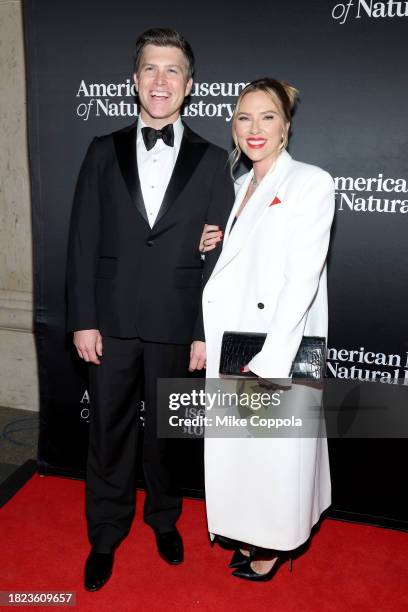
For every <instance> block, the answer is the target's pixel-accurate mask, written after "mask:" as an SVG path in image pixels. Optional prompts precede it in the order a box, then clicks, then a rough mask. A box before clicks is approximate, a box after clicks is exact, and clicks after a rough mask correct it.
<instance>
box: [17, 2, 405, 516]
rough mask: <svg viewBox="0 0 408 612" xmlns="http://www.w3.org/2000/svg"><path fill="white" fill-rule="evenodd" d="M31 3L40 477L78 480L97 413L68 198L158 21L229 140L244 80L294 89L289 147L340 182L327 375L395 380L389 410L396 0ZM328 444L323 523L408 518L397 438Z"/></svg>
mask: <svg viewBox="0 0 408 612" xmlns="http://www.w3.org/2000/svg"><path fill="white" fill-rule="evenodd" d="M23 7H24V22H25V37H26V56H27V79H28V116H29V138H30V143H29V144H30V161H31V173H32V201H33V232H34V268H35V269H34V275H35V321H34V323H35V333H36V341H37V349H38V361H39V375H40V385H41V435H40V446H39V466H40V470H41V471H42V472H43V473H59V474H66V475H70V476H79V477H81V476H83V474H84V465H85V458H86V448H87V436H88V423H89V415H90V410H92V407H91V403H90V397H89V394H88V390H87V384H86V371H85V368H84V366H83V364H82V363H80V361H79V359H77V358H76V356H75V354H74V352H73V351H72V338H70V337H69V336H67V335H66V333H65V264H66V250H67V238H68V227H69V218H70V212H71V205H72V197H73V192H74V188H75V183H76V179H77V175H78V171H79V168H80V164H81V162H82V159H83V156H84V154H85V152H86V149H87V147H88V145H89V143H90V141H91V139H92V138H93V137H94V136H99V135H102V134H105V133H108V132H111V131H113V130H116V129H119V128H121V127H123V126H125V125H127V124H129V123H131V122H133V121H134V120H135V118H136V116H137V114H138V107H137V104H136V100H135V92H134V89H133V80H132V71H133V52H134V43H135V41H136V38H137V36H138V35H139V34H140V33H141V32H143V31H144V30H146V29H147V28H150V27H172V28H175V29H177V30H179V31H180V32H181V33H182V34H183V35H184V36H185V37H186V38H187V39H188V40H189V41H190V42H191V44H192V46H193V49H194V51H195V54H196V60H197V70H196V75H195V84H194V87H193V91H192V95H191V98H190V102H189V105H188V106H187V107H186V108H185V109H184V112H183V118H184V120H185V121H186V122H187V123H188V125H190V126H191V127H192V128H193V129H194V130H195V131H197V132H199V133H201V134H202V135H203V136H205V137H206V138H208V139H209V140H212V141H213V142H215V143H217V144H219V145H221V146H223V147H224V148H226V149H228V150H231V148H232V146H231V145H232V140H231V135H230V132H231V116H232V112H233V109H234V104H235V101H236V97H237V95H238V94H239V93H240V91H241V90H242V88H243V87H244V86H245V84H246V83H247V82H249V81H250V80H252V79H254V78H256V77H261V76H272V77H276V78H279V79H283V80H286V81H288V82H289V83H291V84H292V85H294V86H295V87H297V88H298V89H299V91H300V99H301V102H300V104H299V106H298V109H297V112H296V114H295V117H294V122H293V135H292V138H291V141H290V147H289V150H290V152H291V154H292V156H293V157H294V158H295V159H299V160H301V161H305V162H309V163H313V164H317V165H318V166H321V167H323V168H325V169H326V170H328V171H329V172H330V173H331V175H332V176H333V177H334V180H335V185H336V217H335V224H334V228H333V235H332V242H331V250H330V256H329V301H330V336H329V341H328V345H329V351H328V362H327V374H328V376H329V377H331V378H333V379H338V380H342V379H343V380H348V381H353V380H355V381H356V382H357V381H368V382H371V383H372V384H374V385H378V388H380V387H381V388H382V389H383V388H384V385H387V386H388V387H387V388H388V389H389V392H390V393H389V398H390V400H389V401H390V402H392V401H394V400H393V397H394V393H393V392H394V391H395V389H396V388H397V387H399V388H403V387H404V386H405V385H406V386H407V388H408V332H407V317H406V311H407V304H408V282H407V270H406V261H408V240H407V235H408V232H407V223H408V195H407V193H408V186H407V174H408V173H407V166H408V138H407V136H408V128H407V124H406V99H407V95H408V82H407V76H406V68H405V63H404V58H406V57H407V51H408V36H407V34H408V30H407V27H408V8H407V3H406V2H396V1H393V0H388V1H387V2H374V1H370V0H349V1H348V2H346V3H337V2H336V1H335V0H334V1H330V0H314V1H313V2H304V1H303V0H292V1H291V2H284V1H283V0H277V1H276V2H273V3H270V2H265V1H262V0H253V2H251V4H250V5H248V3H245V2H244V1H243V0H236V1H235V2H224V3H220V2H215V1H213V0H207V1H206V2H204V3H199V4H191V3H190V4H189V3H186V2H177V1H176V2H172V3H169V2H166V1H165V0H157V1H156V2H155V3H154V6H153V5H149V4H145V5H143V4H140V3H135V2H133V1H132V0H117V1H116V2H111V1H104V0H86V2H81V3H78V2H74V3H73V2H68V1H67V0H59V2H55V1H54V0H26V1H25V2H24V3H23ZM299 264H300V265H301V262H299ZM353 397H354V396H353ZM356 398H357V399H356ZM349 399H350V398H349ZM353 401H354V402H358V397H357V396H355V397H354V400H353ZM345 407H346V408H347V402H345ZM355 407H356V406H355V404H354V408H355ZM357 408H358V406H357ZM407 410H408V406H407ZM181 443H182V442H181ZM329 445H330V458H331V468H332V479H333V507H332V510H331V512H332V515H333V516H338V517H345V518H353V519H355V520H371V521H376V522H380V523H382V524H389V525H395V526H408V507H407V505H406V502H404V501H403V498H404V495H403V493H404V486H403V483H404V482H405V480H406V462H407V449H408V444H407V440H406V439H405V438H403V437H398V436H397V435H394V436H391V437H388V438H384V439H381V438H379V437H376V438H375V439H369V438H365V439H350V438H347V436H345V439H332V440H330V441H329ZM201 451H202V449H201V446H200V442H197V444H192V445H191V447H190V448H189V450H188V453H189V454H188V457H187V459H188V460H186V461H184V469H185V473H184V474H183V478H184V486H185V489H186V490H189V491H192V490H195V491H196V492H198V493H200V492H201V493H202V489H203V468H202V457H201ZM183 452H184V453H186V451H185V450H184V451H183Z"/></svg>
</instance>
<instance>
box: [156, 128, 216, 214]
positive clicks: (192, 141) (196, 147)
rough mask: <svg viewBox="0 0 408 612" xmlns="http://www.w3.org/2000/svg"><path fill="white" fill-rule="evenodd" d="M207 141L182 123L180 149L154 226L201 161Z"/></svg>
mask: <svg viewBox="0 0 408 612" xmlns="http://www.w3.org/2000/svg"><path fill="white" fill-rule="evenodd" d="M207 147H208V143H207V142H205V141H204V140H202V139H201V138H200V137H199V136H196V134H194V132H193V131H192V130H190V129H189V128H188V127H187V126H186V125H184V132H183V138H182V141H181V146H180V151H179V154H178V156H177V161H176V164H175V166H174V170H173V174H172V175H171V179H170V181H169V184H168V186H167V189H166V192H165V194H164V198H163V201H162V204H161V207H160V209H159V212H158V215H157V218H156V221H155V226H156V225H157V223H158V222H159V221H160V219H161V218H162V217H163V215H165V214H166V212H167V211H168V210H169V208H170V207H171V206H172V205H173V203H174V202H175V201H176V199H177V198H178V196H179V195H180V193H181V192H182V190H183V189H184V187H185V186H186V184H187V182H188V181H189V179H190V178H191V176H192V175H193V173H194V170H195V169H196V167H197V166H198V164H199V162H200V161H201V159H202V157H203V155H204V153H205V151H206V150H207Z"/></svg>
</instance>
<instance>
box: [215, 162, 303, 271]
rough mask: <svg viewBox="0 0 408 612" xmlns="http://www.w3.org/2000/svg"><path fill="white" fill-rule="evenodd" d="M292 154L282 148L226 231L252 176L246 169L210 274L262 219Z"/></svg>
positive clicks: (244, 240)
mask: <svg viewBox="0 0 408 612" xmlns="http://www.w3.org/2000/svg"><path fill="white" fill-rule="evenodd" d="M291 160H292V158H291V156H290V155H289V153H287V152H286V151H283V152H282V153H281V155H280V156H279V158H278V161H277V163H276V166H275V168H274V169H272V170H271V171H270V172H269V173H268V174H267V175H266V176H265V177H264V178H263V180H262V181H261V183H260V185H259V187H258V188H257V189H256V191H255V192H254V193H253V195H252V196H251V198H250V199H249V200H248V202H247V203H246V205H245V208H244V210H243V211H242V213H241V214H240V216H239V219H238V220H237V222H236V224H235V226H234V229H233V231H232V232H231V234H229V231H230V228H231V225H232V221H233V218H234V216H235V214H236V212H237V211H238V209H239V207H240V205H241V203H242V201H243V199H244V197H245V194H246V192H247V190H248V186H249V183H250V180H251V178H252V176H253V170H251V172H249V174H248V176H247V177H246V179H245V180H244V182H243V184H242V186H241V188H240V189H239V191H238V193H237V196H236V199H235V204H234V206H233V208H232V212H231V215H230V218H229V220H228V223H227V228H226V232H225V234H226V241H225V243H224V245H223V249H222V251H221V254H220V257H219V259H218V261H217V263H216V265H215V268H214V271H213V274H212V275H213V276H215V275H216V274H218V272H219V271H220V270H222V268H224V267H225V266H226V265H227V264H228V263H229V262H230V261H231V260H232V259H233V258H234V257H235V256H236V255H237V254H238V253H239V251H240V250H241V249H242V247H243V246H244V245H245V244H246V242H247V241H248V240H249V239H250V238H251V235H252V234H253V232H254V231H255V229H256V227H257V226H258V225H259V223H260V222H261V221H262V218H263V216H264V215H265V214H266V212H267V211H268V209H269V206H270V204H271V202H272V201H273V199H274V197H275V196H276V193H277V191H278V189H279V187H280V185H281V184H282V182H283V181H284V180H285V177H286V174H287V169H288V167H289V165H290V162H291Z"/></svg>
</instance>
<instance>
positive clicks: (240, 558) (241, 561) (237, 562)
mask: <svg viewBox="0 0 408 612" xmlns="http://www.w3.org/2000/svg"><path fill="white" fill-rule="evenodd" d="M248 552H249V554H248V555H244V554H243V553H242V552H241V549H240V548H237V549H236V551H235V552H234V554H233V555H232V559H231V561H230V564H229V566H228V567H230V568H231V569H234V568H236V567H241V566H243V565H246V564H247V563H248V561H252V560H253V559H254V549H253V548H252V547H251V548H250V549H249V551H248Z"/></svg>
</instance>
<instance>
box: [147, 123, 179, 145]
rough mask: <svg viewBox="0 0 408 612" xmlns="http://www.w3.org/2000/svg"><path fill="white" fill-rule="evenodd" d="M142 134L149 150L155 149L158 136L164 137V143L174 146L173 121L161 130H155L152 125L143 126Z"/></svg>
mask: <svg viewBox="0 0 408 612" xmlns="http://www.w3.org/2000/svg"><path fill="white" fill-rule="evenodd" d="M142 136H143V140H144V143H145V147H146V149H147V150H148V151H150V149H153V147H154V145H155V144H156V142H157V140H158V138H162V139H163V142H164V144H166V145H167V146H168V147H174V131H173V124H172V123H169V124H168V125H165V126H164V127H163V128H162V129H161V130H155V129H154V128H152V127H143V128H142Z"/></svg>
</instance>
